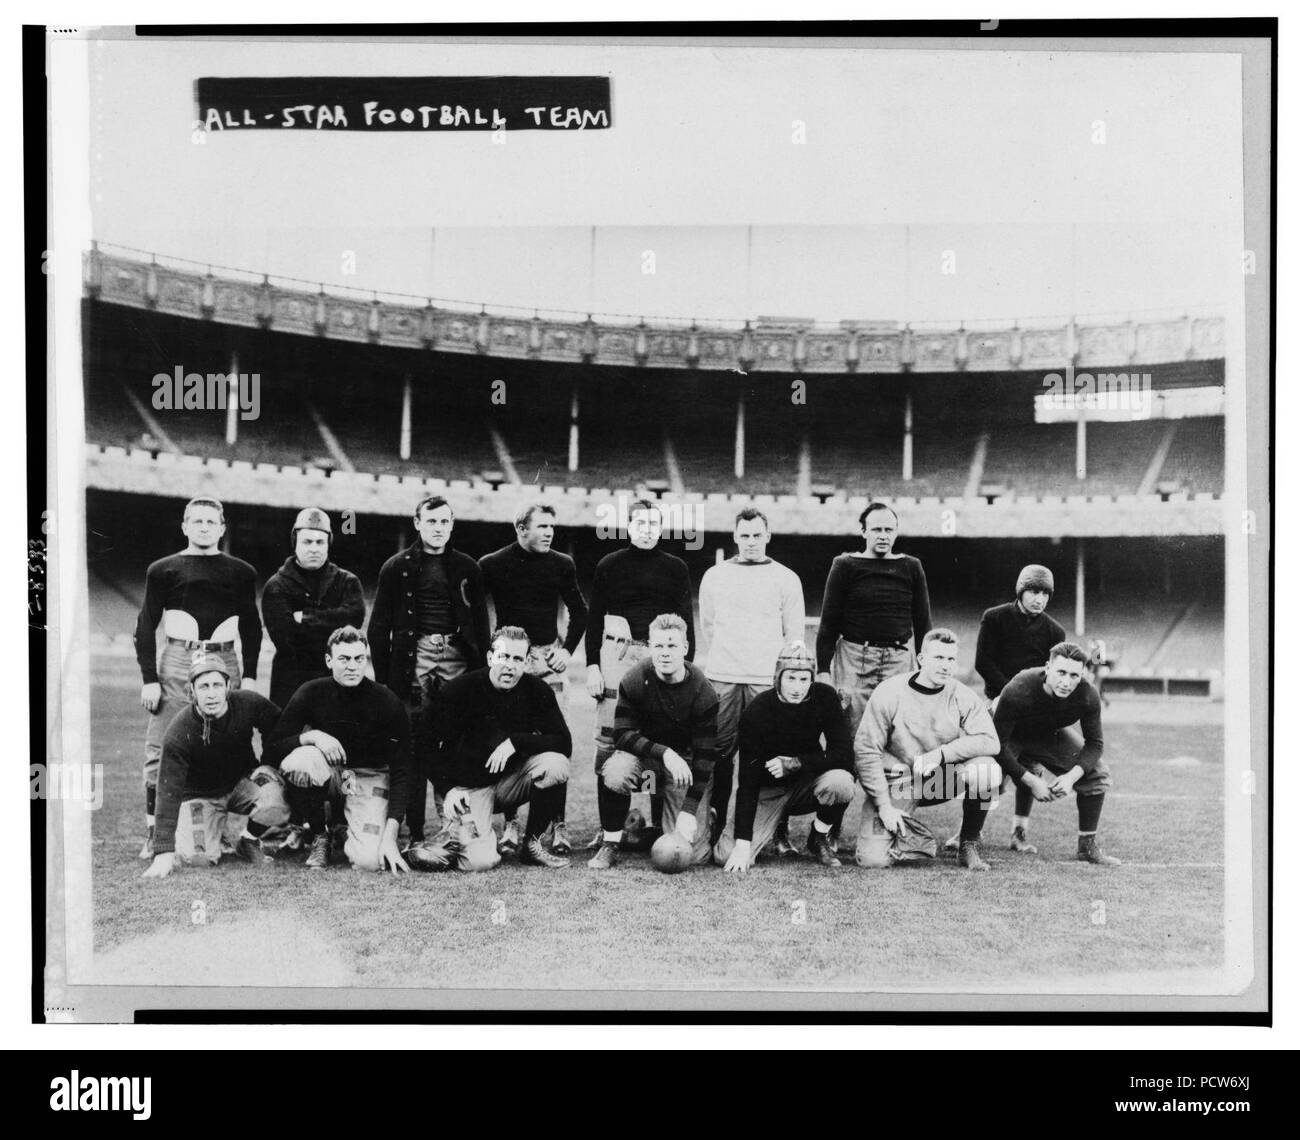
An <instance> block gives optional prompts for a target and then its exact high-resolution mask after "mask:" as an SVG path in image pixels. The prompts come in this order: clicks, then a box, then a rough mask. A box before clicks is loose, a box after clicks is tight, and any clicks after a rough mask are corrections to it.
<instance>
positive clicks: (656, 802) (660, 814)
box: [619, 796, 664, 831]
mask: <svg viewBox="0 0 1300 1140" xmlns="http://www.w3.org/2000/svg"><path fill="white" fill-rule="evenodd" d="M624 799H625V800H626V801H627V803H628V805H629V806H630V805H631V803H632V797H631V796H625V797H624ZM626 810H627V809H626V808H625V809H624V812H625V814H624V816H623V819H626V818H627V815H626ZM650 824H651V826H652V827H657V828H658V829H659V830H660V831H662V830H663V829H664V798H663V796H651V797H650ZM619 826H622V820H620V821H619Z"/></svg>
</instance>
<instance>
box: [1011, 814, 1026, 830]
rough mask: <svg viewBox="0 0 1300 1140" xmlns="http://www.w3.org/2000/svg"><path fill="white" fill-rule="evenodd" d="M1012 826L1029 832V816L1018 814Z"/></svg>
mask: <svg viewBox="0 0 1300 1140" xmlns="http://www.w3.org/2000/svg"><path fill="white" fill-rule="evenodd" d="M1011 826H1012V827H1015V828H1018V829H1019V830H1021V831H1025V832H1027V831H1028V830H1029V816H1027V815H1017V816H1016V818H1015V820H1014V822H1013V823H1012V825H1011Z"/></svg>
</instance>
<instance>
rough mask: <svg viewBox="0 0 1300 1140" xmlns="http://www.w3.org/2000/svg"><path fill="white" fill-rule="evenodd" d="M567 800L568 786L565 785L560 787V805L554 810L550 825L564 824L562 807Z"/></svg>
mask: <svg viewBox="0 0 1300 1140" xmlns="http://www.w3.org/2000/svg"><path fill="white" fill-rule="evenodd" d="M568 799H569V785H568V784H567V783H565V784H561V785H560V804H559V807H558V808H556V810H555V815H554V816H553V817H552V818H551V822H552V823H559V824H562V823H564V807H565V804H566V803H567V802H568Z"/></svg>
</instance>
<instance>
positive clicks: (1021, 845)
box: [1007, 827, 1038, 855]
mask: <svg viewBox="0 0 1300 1140" xmlns="http://www.w3.org/2000/svg"><path fill="white" fill-rule="evenodd" d="M1007 849H1008V850H1010V851H1023V852H1024V853H1025V854H1026V855H1037V854H1038V848H1037V847H1035V846H1034V845H1033V844H1032V843H1030V842H1029V836H1028V835H1027V834H1026V833H1025V829H1024V828H1023V827H1017V828H1015V829H1014V830H1013V831H1012V832H1011V842H1010V843H1008V844H1007Z"/></svg>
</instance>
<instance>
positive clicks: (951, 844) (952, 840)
mask: <svg viewBox="0 0 1300 1140" xmlns="http://www.w3.org/2000/svg"><path fill="white" fill-rule="evenodd" d="M960 847H961V832H958V833H957V834H956V835H950V836H948V838H947V839H945V840H944V841H943V849H944V851H946V852H948V853H950V854H952V853H955V852H956V851H957V850H958V849H959V848H960Z"/></svg>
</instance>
